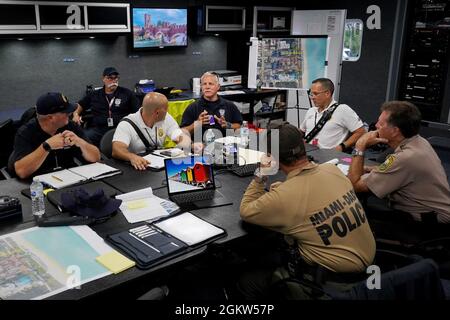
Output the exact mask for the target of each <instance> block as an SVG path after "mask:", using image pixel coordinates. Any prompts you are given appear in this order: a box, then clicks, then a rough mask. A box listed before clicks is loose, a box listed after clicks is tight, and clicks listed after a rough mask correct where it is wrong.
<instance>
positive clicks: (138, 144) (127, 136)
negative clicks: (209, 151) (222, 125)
mask: <svg viewBox="0 0 450 320" xmlns="http://www.w3.org/2000/svg"><path fill="white" fill-rule="evenodd" d="M167 108H168V101H167V98H166V97H165V96H164V95H162V94H160V93H157V92H150V93H148V94H147V95H146V96H145V97H144V100H143V101H142V107H141V108H140V109H139V111H137V112H136V113H132V114H130V115H128V116H127V117H125V118H126V119H129V120H131V121H132V122H134V123H135V124H136V126H137V127H138V129H139V130H140V131H141V132H142V134H143V136H144V137H145V138H146V140H147V141H148V143H149V144H150V146H151V147H152V148H153V149H162V148H163V145H164V140H165V139H166V137H169V138H170V139H171V140H172V141H174V142H175V143H177V145H178V146H179V147H181V148H183V149H184V150H187V149H186V148H189V149H190V145H191V140H190V137H189V136H187V135H186V134H184V132H183V131H182V130H181V129H180V127H179V126H178V124H177V122H176V121H175V119H174V118H173V117H172V116H171V115H170V114H168V113H167ZM112 141H113V143H112V156H113V157H114V158H116V159H120V160H125V161H130V162H131V165H132V166H133V167H134V168H135V169H137V170H145V169H146V168H147V166H148V165H149V164H150V162H149V161H148V160H146V159H144V158H143V157H141V156H140V154H141V155H143V154H145V153H147V152H148V150H147V149H146V147H145V144H144V142H143V141H142V140H141V138H140V137H139V135H138V133H137V132H136V130H135V129H134V128H133V126H132V125H131V124H130V123H129V122H127V121H124V120H122V121H121V122H120V123H119V125H118V126H117V129H116V132H115V133H114V137H113V140H112Z"/></svg>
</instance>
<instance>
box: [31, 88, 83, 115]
mask: <svg viewBox="0 0 450 320" xmlns="http://www.w3.org/2000/svg"><path fill="white" fill-rule="evenodd" d="M76 108H77V107H76V106H75V105H74V104H73V103H70V102H69V100H67V98H66V96H64V95H63V94H62V93H60V92H47V93H46V94H43V95H42V96H40V97H39V99H38V100H37V101H36V112H37V113H38V114H42V115H46V114H52V113H58V112H64V113H71V112H74V111H75V109H76Z"/></svg>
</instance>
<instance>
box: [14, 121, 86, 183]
mask: <svg viewBox="0 0 450 320" xmlns="http://www.w3.org/2000/svg"><path fill="white" fill-rule="evenodd" d="M65 130H70V131H72V132H73V133H75V134H76V135H77V136H78V137H80V138H82V139H83V140H86V141H87V142H89V143H90V141H89V139H88V138H87V137H86V136H85V134H84V133H83V131H82V130H81V128H80V126H78V125H76V124H75V123H73V122H71V121H69V123H68V125H67V126H65V127H62V128H60V129H58V130H57V131H56V133H61V132H63V131H65ZM51 137H52V136H51V135H49V134H48V133H47V132H45V131H44V130H42V128H41V126H40V125H39V122H38V121H37V119H36V118H33V119H31V120H30V121H28V122H27V123H26V124H25V125H23V126H22V127H20V129H19V130H18V131H17V134H16V138H15V141H14V151H13V155H12V157H11V158H10V162H9V165H8V167H9V169H10V170H11V171H12V172H15V170H14V163H15V162H16V161H18V160H20V159H22V158H23V157H25V156H27V155H28V154H30V153H32V152H33V151H35V150H36V149H37V148H38V147H39V146H40V145H41V144H42V143H43V142H44V141H45V140H47V139H48V138H51ZM74 157H75V158H77V159H78V160H80V161H82V162H84V163H86V161H85V160H84V158H83V155H82V153H81V149H80V148H78V147H76V146H72V147H70V148H68V149H58V150H51V151H50V152H49V154H48V155H47V158H46V159H45V161H44V162H43V163H42V165H41V166H40V167H39V169H38V170H36V172H34V173H33V176H34V175H39V174H42V173H46V172H50V171H52V170H53V169H57V168H71V167H76V166H77V164H76V163H75V162H74V160H73V158H74Z"/></svg>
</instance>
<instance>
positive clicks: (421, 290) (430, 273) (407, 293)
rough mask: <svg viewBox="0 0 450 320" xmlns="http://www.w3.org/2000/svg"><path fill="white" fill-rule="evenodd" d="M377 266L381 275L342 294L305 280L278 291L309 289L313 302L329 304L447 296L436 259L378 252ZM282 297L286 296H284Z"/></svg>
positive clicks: (282, 284)
mask: <svg viewBox="0 0 450 320" xmlns="http://www.w3.org/2000/svg"><path fill="white" fill-rule="evenodd" d="M373 266H376V267H378V268H379V269H378V270H379V271H380V273H379V274H376V273H375V272H374V273H371V274H367V278H366V279H364V280H361V281H358V282H356V283H354V284H353V285H352V284H351V283H348V284H346V285H347V287H348V288H347V289H344V290H342V289H341V290H338V289H337V287H336V284H333V283H325V284H323V285H322V284H317V283H315V282H312V281H307V280H304V279H294V278H287V279H283V280H281V281H280V282H278V283H277V284H276V285H275V286H274V288H275V289H276V290H277V292H280V291H279V290H280V288H281V289H287V288H289V290H291V292H292V290H295V289H293V288H295V286H296V285H301V286H303V287H307V288H309V289H310V290H312V292H314V295H313V296H312V298H317V299H327V300H330V299H331V300H444V299H445V292H444V288H443V284H442V281H441V279H440V273H439V268H438V266H437V264H436V262H434V261H433V260H432V259H423V258H422V257H420V256H418V255H406V254H402V253H398V252H395V251H389V250H377V254H376V257H375V261H374V262H373ZM301 290H304V289H301ZM280 295H282V294H280Z"/></svg>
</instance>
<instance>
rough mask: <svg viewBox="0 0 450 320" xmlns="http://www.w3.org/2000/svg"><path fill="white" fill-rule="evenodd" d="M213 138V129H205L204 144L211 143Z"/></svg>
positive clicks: (214, 138)
mask: <svg viewBox="0 0 450 320" xmlns="http://www.w3.org/2000/svg"><path fill="white" fill-rule="evenodd" d="M214 140H216V136H215V135H214V131H213V130H212V129H208V130H206V133H205V144H206V145H209V144H211V143H213V142H214Z"/></svg>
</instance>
